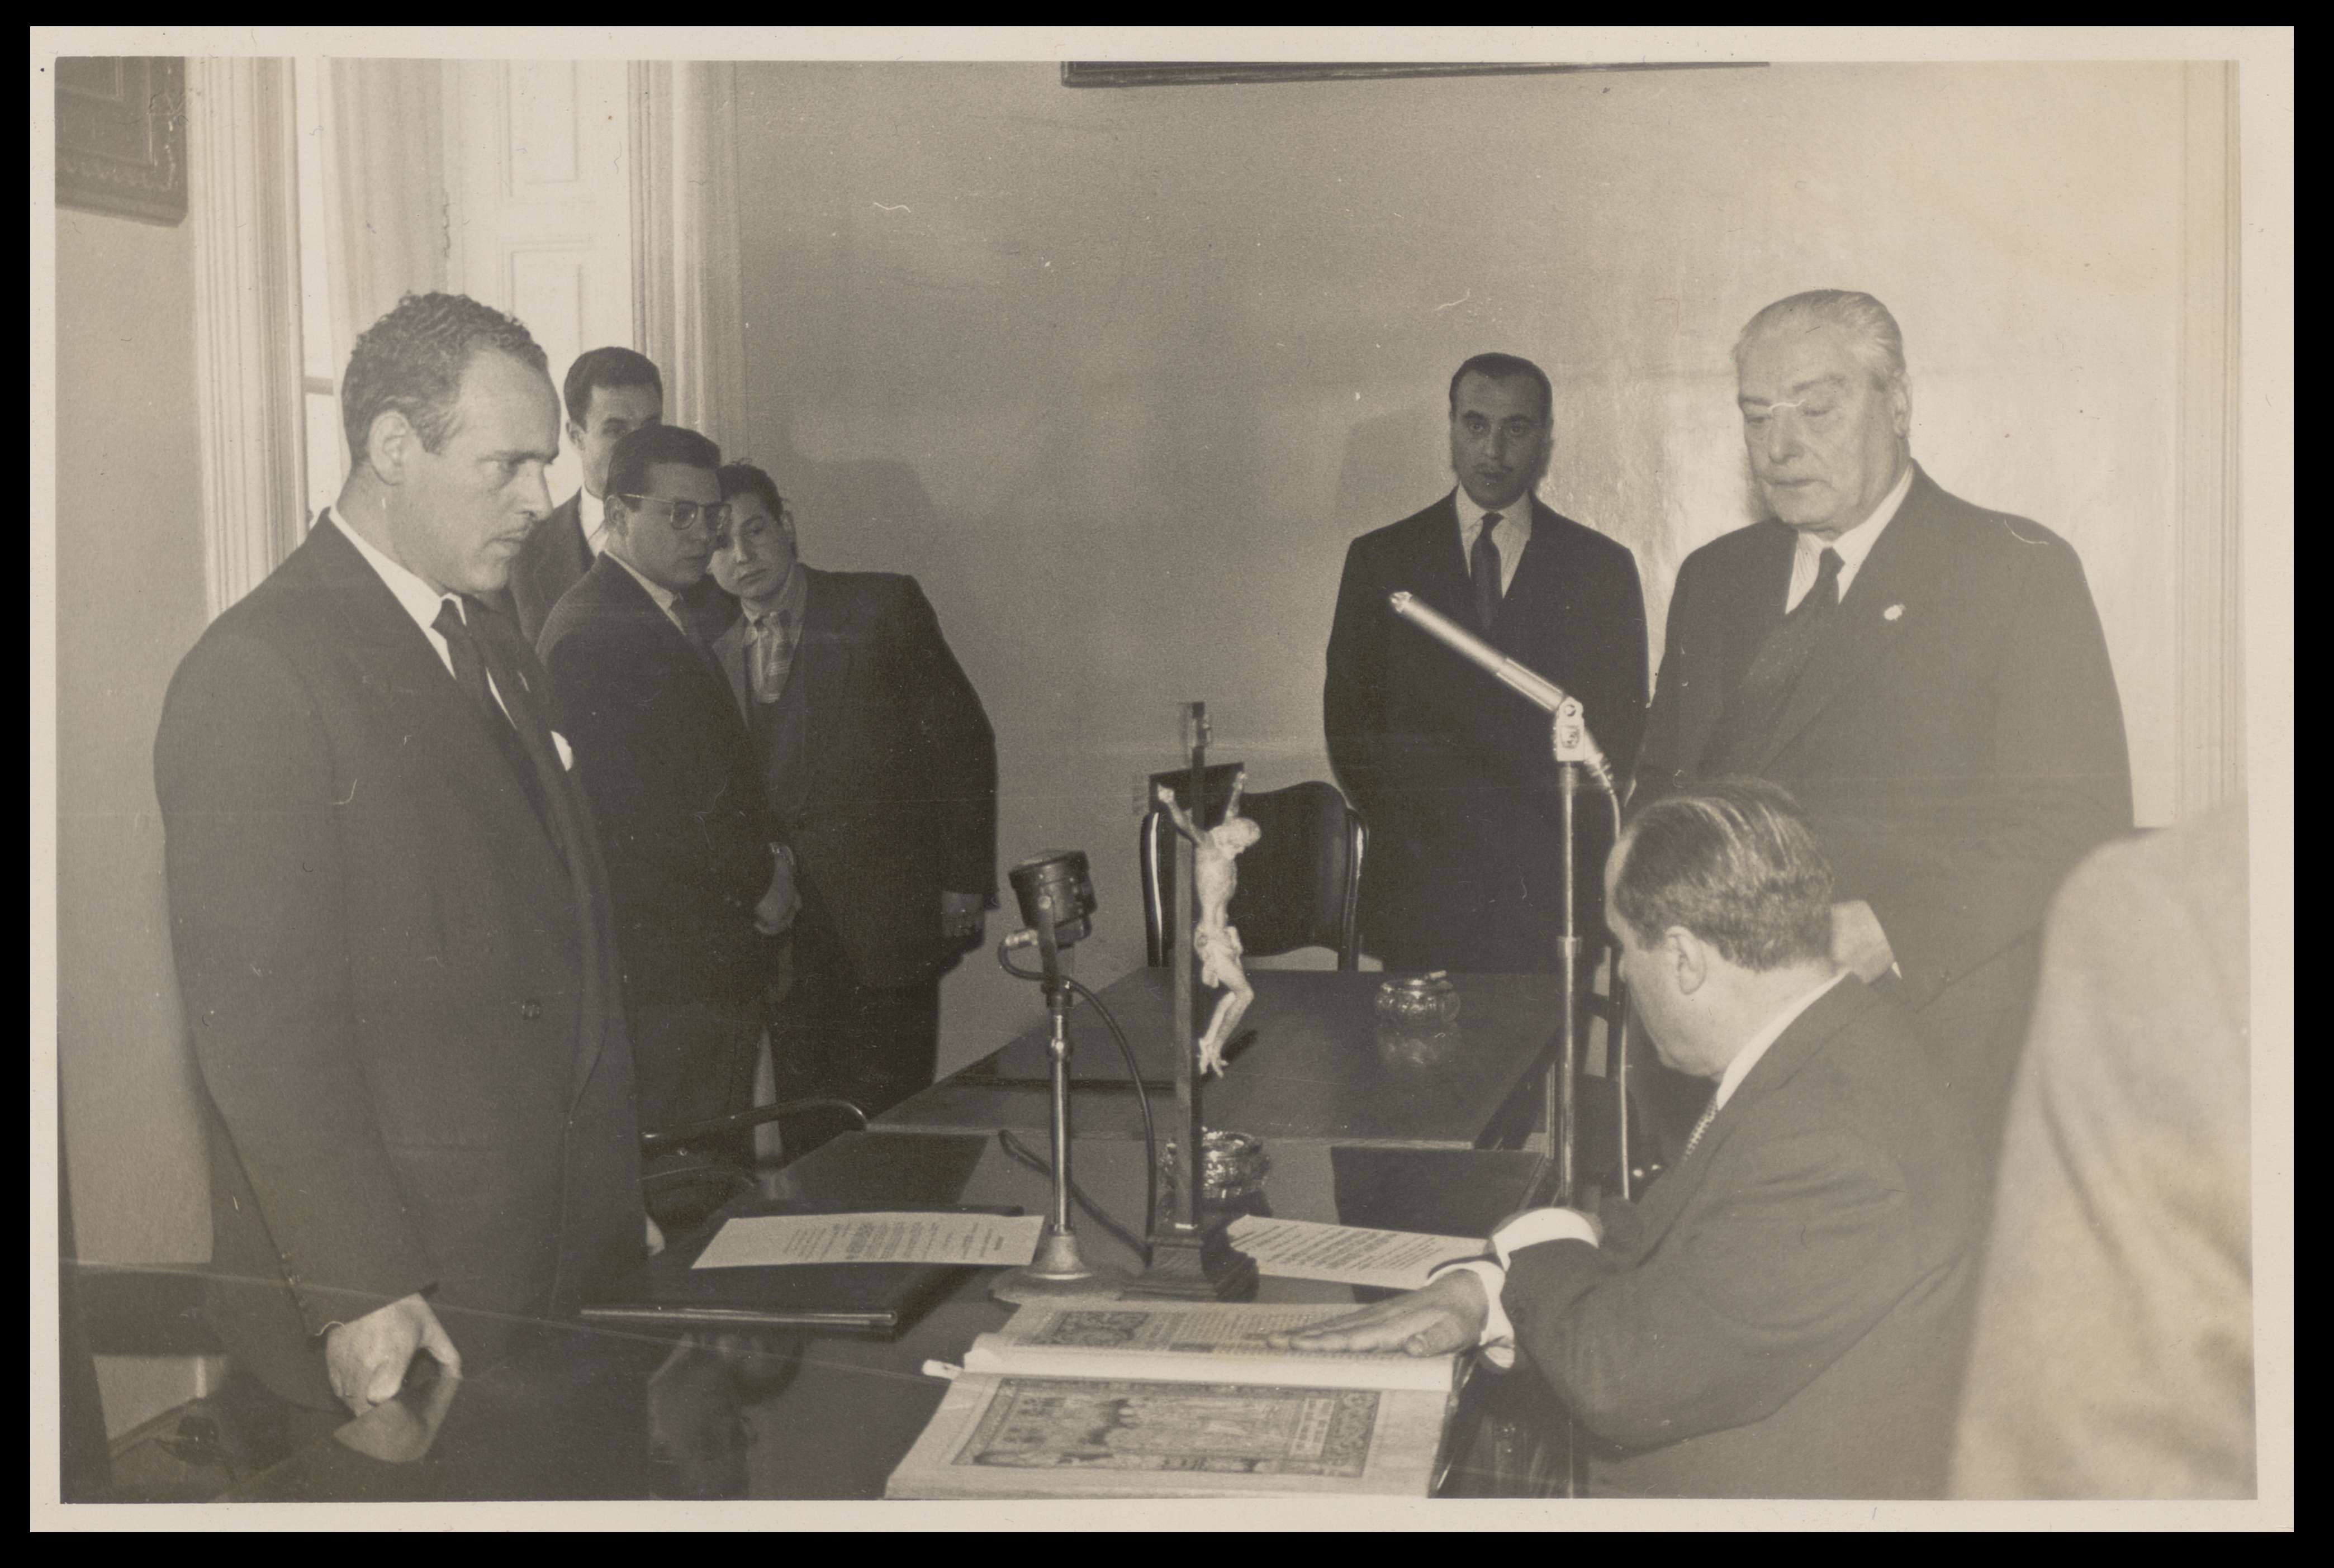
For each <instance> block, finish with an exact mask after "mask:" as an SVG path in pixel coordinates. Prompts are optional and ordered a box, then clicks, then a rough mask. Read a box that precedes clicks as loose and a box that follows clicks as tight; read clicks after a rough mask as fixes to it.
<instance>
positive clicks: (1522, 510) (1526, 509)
mask: <svg viewBox="0 0 2334 1568" xmlns="http://www.w3.org/2000/svg"><path fill="white" fill-rule="evenodd" d="M1451 495H1452V500H1454V501H1456V502H1457V503H1458V505H1459V547H1460V548H1461V549H1462V550H1467V549H1471V548H1473V547H1474V544H1475V534H1476V532H1477V531H1478V530H1479V529H1480V528H1481V527H1482V526H1483V519H1484V518H1485V517H1486V516H1488V515H1490V510H1491V509H1490V508H1487V507H1482V506H1478V505H1475V498H1474V497H1473V496H1472V495H1468V494H1467V486H1464V485H1459V486H1453V487H1452V492H1451ZM1497 510H1498V512H1499V514H1500V525H1499V527H1498V528H1497V529H1496V530H1494V531H1493V533H1492V534H1491V540H1492V542H1493V543H1494V544H1513V545H1516V546H1518V547H1519V548H1520V547H1521V546H1523V545H1526V544H1530V543H1531V533H1532V498H1531V492H1529V490H1527V491H1526V492H1524V494H1522V495H1519V496H1517V497H1516V498H1515V499H1514V500H1513V501H1510V502H1509V503H1508V504H1507V505H1504V506H1501V507H1499V508H1498V509H1497Z"/></svg>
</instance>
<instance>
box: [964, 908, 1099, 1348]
mask: <svg viewBox="0 0 2334 1568" xmlns="http://www.w3.org/2000/svg"><path fill="white" fill-rule="evenodd" d="M1061 913H1062V911H1060V910H1059V909H1056V906H1055V902H1054V899H1053V895H1052V893H1051V892H1050V891H1046V892H1041V893H1040V894H1039V897H1038V904H1037V915H1038V918H1037V924H1036V933H1037V956H1038V958H1039V960H1040V961H1041V962H1042V963H1043V965H1044V966H1045V974H1046V979H1045V991H1046V1013H1047V1014H1048V1015H1051V1016H1052V1018H1053V1024H1054V1035H1053V1038H1052V1039H1051V1040H1050V1041H1048V1042H1047V1043H1046V1059H1047V1061H1048V1063H1050V1065H1051V1067H1052V1077H1053V1083H1052V1087H1053V1103H1052V1105H1051V1107H1050V1110H1051V1112H1052V1114H1051V1116H1050V1118H1049V1119H1048V1125H1047V1128H1046V1130H1047V1131H1048V1133H1050V1134H1051V1137H1052V1142H1053V1155H1054V1161H1053V1163H1054V1201H1053V1210H1052V1212H1051V1213H1049V1214H1048V1215H1047V1216H1046V1228H1045V1230H1044V1231H1043V1232H1041V1233H1040V1234H1039V1236H1038V1238H1037V1255H1036V1256H1035V1257H1033V1258H1031V1259H1030V1260H1029V1262H1028V1264H1027V1266H1025V1267H1021V1268H1017V1269H1012V1270H1009V1271H1008V1272H1007V1273H1005V1274H1003V1275H998V1279H997V1282H996V1283H995V1284H992V1285H991V1286H989V1294H990V1296H992V1297H993V1298H995V1299H996V1300H998V1301H1001V1302H1009V1303H1013V1304H1015V1305H1018V1304H1020V1303H1023V1302H1028V1301H1037V1300H1044V1299H1050V1298H1055V1297H1061V1296H1100V1297H1105V1298H1107V1297H1113V1296H1115V1295H1117V1294H1119V1293H1120V1292H1121V1291H1123V1290H1124V1289H1125V1287H1126V1284H1127V1276H1126V1275H1124V1273H1122V1272H1121V1271H1119V1270H1117V1269H1114V1268H1109V1267H1105V1266H1104V1265H1098V1264H1090V1263H1088V1262H1086V1261H1085V1257H1084V1256H1083V1255H1080V1253H1079V1251H1078V1238H1077V1236H1076V1234H1075V1232H1074V1231H1073V1230H1072V1229H1071V1227H1070V1031H1069V1024H1070V987H1069V986H1068V984H1067V983H1066V981H1065V980H1064V979H1063V977H1062V948H1061V943H1060V940H1059V938H1057V936H1056V932H1055V924H1056V920H1057V919H1059V918H1060V916H1061ZM1011 940H1012V938H1007V941H1008V942H1010V941H1011Z"/></svg>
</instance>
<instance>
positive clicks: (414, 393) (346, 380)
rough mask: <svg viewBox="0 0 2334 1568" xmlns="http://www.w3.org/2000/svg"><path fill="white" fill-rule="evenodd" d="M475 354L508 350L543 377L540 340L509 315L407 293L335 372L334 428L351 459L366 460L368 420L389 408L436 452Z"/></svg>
mask: <svg viewBox="0 0 2334 1568" xmlns="http://www.w3.org/2000/svg"><path fill="white" fill-rule="evenodd" d="M481 353H498V354H508V355H509V356H510V357H511V358H512V359H515V360H517V361H520V362H521V363H523V364H527V365H532V366H534V367H535V369H536V370H541V371H543V373H544V375H545V377H546V378H548V377H549V375H550V373H551V371H550V369H549V367H548V364H547V363H546V361H545V359H544V354H543V349H542V347H541V345H539V344H538V343H536V342H535V339H534V338H533V337H532V336H531V335H529V333H528V332H527V330H526V328H525V327H523V326H521V325H520V324H519V323H518V322H517V321H516V320H515V319H514V318H512V317H510V316H506V315H505V314H503V313H502V312H500V311H498V310H496V309H495V308H494V307H493V306H491V305H482V304H480V303H478V302H477V301H476V300H474V299H472V298H470V297H469V296H468V294H439V293H429V294H408V295H406V296H405V297H404V298H403V299H401V300H400V301H398V302H397V306H396V308H395V309H393V310H391V312H390V313H388V314H387V315H385V316H383V317H381V320H379V321H377V322H373V324H372V325H371V326H369V327H367V328H366V329H365V330H364V335H363V336H362V337H360V338H359V339H357V345H356V347H355V348H354V349H353V350H352V351H350V354H349V368H348V370H347V371H346V373H344V374H343V375H342V377H341V433H342V435H344V436H346V437H347V438H348V441H349V457H350V460H351V461H352V462H355V463H362V462H363V461H364V460H365V447H366V443H367V442H368V440H369V439H370V438H371V435H372V427H373V421H374V420H376V419H378V418H381V416H382V415H383V414H386V413H391V412H392V411H393V412H396V413H400V414H402V415H404V416H405V418H406V422H407V423H408V424H410V425H411V426H412V427H413V428H414V431H415V432H416V433H417V434H418V435H420V438H421V445H422V447H424V448H425V449H427V450H429V451H431V452H436V451H439V450H442V449H443V448H444V447H445V445H446V438H447V436H448V435H449V434H450V433H452V431H453V428H454V405H455V403H456V402H457V400H458V399H459V398H460V397H461V393H462V372H463V371H465V370H468V369H469V367H470V361H471V360H472V359H474V358H476V357H477V355H479V354H481Z"/></svg>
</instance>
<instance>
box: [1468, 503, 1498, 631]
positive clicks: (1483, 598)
mask: <svg viewBox="0 0 2334 1568" xmlns="http://www.w3.org/2000/svg"><path fill="white" fill-rule="evenodd" d="M1499 525H1500V515H1499V514H1498V513H1497V512H1486V513H1484V514H1483V525H1482V527H1480V528H1479V529H1477V530H1476V531H1475V548H1474V549H1473V550H1471V551H1470V552H1469V553H1468V556H1467V570H1468V572H1469V573H1470V574H1471V575H1472V576H1473V578H1474V579H1475V620H1477V621H1478V622H1479V623H1480V625H1481V626H1482V628H1483V630H1486V631H1489V630H1491V624H1492V622H1494V621H1496V620H1498V619H1499V618H1500V546H1499V544H1498V542H1497V541H1495V540H1494V539H1493V538H1492V537H1491V531H1492V530H1493V529H1495V528H1497V527H1498V526H1499Z"/></svg>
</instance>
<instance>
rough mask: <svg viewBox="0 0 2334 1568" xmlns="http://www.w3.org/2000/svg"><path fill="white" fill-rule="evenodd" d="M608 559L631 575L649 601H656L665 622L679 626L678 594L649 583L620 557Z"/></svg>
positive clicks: (659, 584) (613, 556)
mask: <svg viewBox="0 0 2334 1568" xmlns="http://www.w3.org/2000/svg"><path fill="white" fill-rule="evenodd" d="M608 559H609V560H611V561H612V562H614V563H616V564H617V565H619V566H621V567H622V568H623V569H624V570H625V571H627V572H631V573H632V581H633V582H637V583H639V584H640V585H641V589H642V590H643V591H644V592H646V593H647V594H648V596H649V597H650V598H651V599H653V600H655V601H656V607H657V608H658V609H659V610H661V611H664V618H665V619H666V620H670V621H671V622H672V623H673V624H674V625H675V626H680V609H679V608H678V601H679V598H680V596H679V595H678V594H676V593H674V592H673V591H672V590H671V589H670V588H667V587H664V586H663V585H662V584H661V583H656V582H650V581H649V580H648V579H647V578H645V577H643V576H641V572H640V569H639V568H638V567H636V566H634V565H633V564H632V563H631V562H629V561H627V560H625V559H624V558H623V557H622V556H621V555H611V556H609V557H608ZM681 630H682V631H683V632H684V633H686V632H687V630H688V628H687V627H681Z"/></svg>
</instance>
